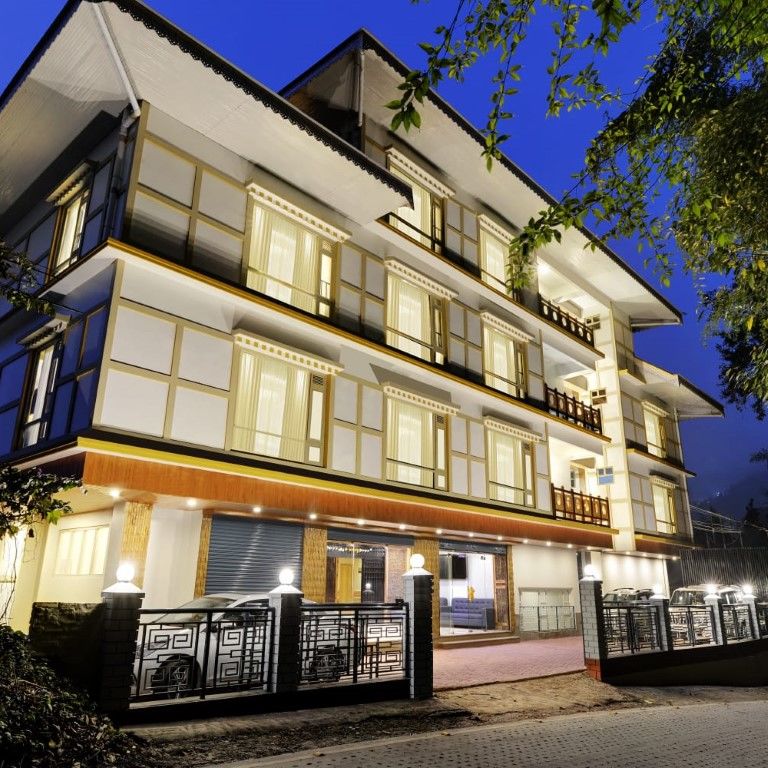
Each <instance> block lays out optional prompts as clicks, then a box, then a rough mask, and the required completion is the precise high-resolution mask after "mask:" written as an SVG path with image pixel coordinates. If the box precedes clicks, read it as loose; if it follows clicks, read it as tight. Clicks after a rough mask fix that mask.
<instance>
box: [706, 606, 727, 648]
mask: <svg viewBox="0 0 768 768" xmlns="http://www.w3.org/2000/svg"><path fill="white" fill-rule="evenodd" d="M704 603H705V604H706V605H708V606H709V609H710V611H711V612H712V634H713V635H714V638H713V639H714V641H715V644H716V645H725V644H726V643H727V640H726V637H725V626H724V624H725V622H724V621H723V605H722V603H721V602H720V598H719V597H718V596H717V595H705V596H704Z"/></svg>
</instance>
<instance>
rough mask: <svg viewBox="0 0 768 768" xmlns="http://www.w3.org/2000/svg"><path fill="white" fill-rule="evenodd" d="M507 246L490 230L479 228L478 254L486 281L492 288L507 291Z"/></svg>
mask: <svg viewBox="0 0 768 768" xmlns="http://www.w3.org/2000/svg"><path fill="white" fill-rule="evenodd" d="M508 252H509V251H508V249H507V246H506V245H505V244H504V243H502V242H501V240H499V238H498V237H494V236H493V235H492V234H491V233H490V232H486V231H485V230H484V229H482V228H481V229H480V254H481V259H482V270H483V272H485V275H484V277H485V278H486V282H488V283H490V284H491V285H492V286H493V287H494V288H496V289H497V290H500V291H504V293H506V292H507V288H506V285H507V255H508Z"/></svg>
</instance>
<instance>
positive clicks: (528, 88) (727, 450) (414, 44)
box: [0, 0, 768, 498]
mask: <svg viewBox="0 0 768 768" xmlns="http://www.w3.org/2000/svg"><path fill="white" fill-rule="evenodd" d="M150 4H151V5H152V7H154V8H155V9H156V10H157V11H158V12H160V13H162V14H163V15H165V16H167V17H168V18H169V19H170V20H171V21H173V22H174V23H175V24H177V25H179V26H180V27H181V28H182V29H184V30H186V31H187V32H189V33H190V34H192V35H194V36H195V37H197V38H198V39H200V40H201V41H202V42H204V43H205V44H206V45H208V46H210V47H211V48H213V49H214V50H216V51H217V52H218V53H220V54H221V55H223V56H224V57H226V58H228V59H229V60H231V61H232V62H234V63H235V64H236V65H238V66H239V67H241V68H242V69H244V70H246V71H247V72H249V73H250V74H251V75H253V76H254V77H256V78H257V79H258V80H261V81H262V82H263V83H265V84H266V85H268V86H269V87H271V88H274V89H279V88H280V87H281V86H282V85H284V84H285V83H287V82H288V81H290V80H291V79H292V78H293V77H294V76H296V75H297V74H299V73H300V72H302V71H303V70H304V69H306V68H307V67H308V66H310V65H311V64H312V63H313V62H314V61H315V60H317V59H318V58H320V57H321V56H322V55H323V54H324V53H326V52H327V51H328V50H329V49H330V48H332V47H333V46H335V45H336V44H337V43H338V42H340V41H341V40H342V39H343V38H345V37H346V36H347V35H349V34H351V33H352V32H354V31H355V30H356V29H358V28H359V27H366V28H368V29H369V30H370V31H371V32H372V33H373V34H374V35H375V36H377V37H378V38H380V39H381V41H382V42H383V43H384V44H385V45H387V46H388V47H389V48H390V49H392V50H393V51H394V52H395V53H396V54H397V55H398V56H399V57H400V58H402V59H404V60H405V61H406V62H407V63H409V64H411V65H413V66H417V65H418V64H419V63H420V62H421V61H422V60H423V54H422V52H421V51H420V49H419V48H418V43H419V42H421V41H427V40H428V41H432V40H433V36H432V31H433V29H434V28H435V27H436V26H437V25H438V24H442V23H447V22H448V21H449V20H450V17H451V16H452V14H453V12H454V10H455V2H454V0H432V1H431V2H426V3H425V2H422V3H419V4H416V5H414V4H413V3H412V2H410V0H386V1H384V0H379V2H371V1H370V0H355V1H352V0H257V1H255V2H254V1H253V0H217V1H216V2H209V1H207V0H151V2H150ZM62 5H63V0H30V2H27V3H10V2H6V3H4V8H3V24H2V25H0V51H2V55H0V90H2V89H3V88H4V87H5V85H6V84H7V82H8V80H9V79H10V78H11V77H12V76H13V74H14V73H15V72H16V70H17V69H18V67H19V66H20V64H21V63H22V62H23V60H24V59H25V57H26V56H27V55H28V53H29V52H30V50H31V49H32V47H33V46H34V44H35V43H36V42H37V41H38V39H39V38H40V37H41V36H42V34H43V33H44V31H45V29H46V28H47V26H48V25H49V24H50V22H51V21H52V20H53V18H54V17H55V15H56V13H58V11H59V9H60V8H61V7H62ZM656 34H658V29H657V27H656V25H655V24H653V23H652V22H649V23H643V24H641V25H640V27H639V28H638V29H637V30H634V31H633V33H632V35H631V36H629V37H628V39H627V40H626V41H625V42H624V44H623V45H622V47H621V49H620V51H618V52H617V53H616V55H614V56H612V57H611V59H609V66H610V72H611V77H612V80H613V81H614V82H616V83H622V82H624V83H630V82H631V80H632V78H633V77H634V76H635V75H636V74H637V73H638V72H639V67H640V66H642V63H643V57H644V55H645V54H646V53H647V48H648V46H649V44H652V42H653V39H654V38H655V36H656ZM526 43H527V44H526V46H525V50H524V57H523V58H522V59H521V61H522V62H523V64H524V71H523V83H522V86H521V92H520V94H519V95H518V96H517V97H515V99H514V101H513V102H512V103H511V104H510V106H511V108H512V111H513V112H514V113H515V118H514V119H513V121H512V122H511V123H510V125H509V126H508V129H507V130H506V131H505V132H506V133H509V134H510V139H509V141H508V142H507V144H506V146H505V151H506V152H507V154H509V155H510V156H511V157H512V159H513V160H514V161H515V162H517V163H518V164H519V165H520V166H521V167H522V168H523V169H524V170H525V171H527V172H528V173H529V174H530V175H531V176H533V177H534V178H535V179H536V180H537V181H538V182H539V183H541V184H542V185H543V186H545V187H546V188H548V189H549V190H550V191H551V192H552V193H553V194H558V193H560V192H561V191H562V190H564V189H566V188H567V187H569V186H570V177H571V174H572V173H573V172H575V171H576V170H578V168H579V163H580V160H581V158H582V156H583V150H584V147H585V146H586V144H587V142H588V140H589V138H590V137H591V135H592V134H593V133H594V131H595V130H596V129H597V128H598V127H599V125H600V121H601V117H600V115H599V114H596V113H595V112H594V111H591V112H582V113H578V114H572V115H567V116H565V117H562V118H560V119H551V118H550V119H547V118H546V117H545V101H544V95H545V88H546V73H545V71H544V70H545V67H546V65H547V63H548V54H547V51H548V50H549V45H550V39H549V37H548V28H547V24H546V21H545V20H544V19H541V20H540V21H539V22H538V23H537V26H536V28H535V29H534V30H533V33H532V35H531V36H530V38H529V39H528V40H527V41H526ZM495 70H496V66H495V65H494V64H493V62H491V61H488V62H481V64H480V66H479V67H478V69H477V71H476V72H475V73H474V74H472V75H471V76H470V77H468V79H467V81H466V82H465V83H463V84H461V85H457V84H454V83H448V84H446V85H445V87H442V86H441V93H442V94H443V96H444V97H445V98H447V99H448V100H449V101H450V102H451V103H452V104H453V105H454V106H455V107H457V108H458V109H459V110H460V111H461V112H462V113H463V114H464V115H466V117H467V118H469V119H470V120H471V121H472V122H473V123H475V124H476V125H478V126H482V125H483V124H484V122H485V116H486V113H487V111H488V103H489V102H488V94H489V88H490V86H489V77H490V75H491V74H492V73H493V72H494V71H495ZM0 172H2V169H0ZM612 245H613V247H614V248H615V249H616V250H617V251H618V253H619V254H621V255H622V256H623V257H624V258H625V259H626V260H627V261H628V262H629V263H630V264H631V265H632V266H633V267H635V268H636V269H638V270H639V271H644V274H645V276H646V278H647V279H649V280H650V281H651V282H653V283H654V284H655V285H656V286H657V287H659V288H660V286H658V281H657V279H656V278H655V277H654V276H653V274H651V273H650V271H648V270H644V267H643V264H642V258H640V257H639V256H638V255H637V253H636V249H635V247H634V244H633V243H631V242H618V243H612ZM660 290H661V291H662V293H664V294H665V295H666V296H667V297H668V298H669V299H671V300H672V302H673V303H674V304H675V305H676V306H678V307H679V308H680V309H681V310H682V311H683V312H684V313H685V323H684V325H683V326H682V327H676V328H675V327H673V328H663V329H658V330H649V331H643V332H641V333H638V334H637V335H636V337H635V340H636V351H637V353H638V355H639V356H641V357H643V358H646V359H649V360H650V361H651V362H654V363H657V364H659V365H661V366H662V367H665V368H668V369H670V370H674V371H678V372H680V373H681V374H682V375H683V376H685V377H686V378H688V379H690V380H691V381H693V382H694V383H695V384H697V385H698V386H700V387H701V388H703V389H704V390H706V391H707V392H709V393H710V394H712V395H715V396H717V395H718V392H719V390H718V382H717V368H718V356H717V352H716V350H715V348H714V343H713V342H709V343H708V344H707V345H706V346H705V345H704V343H703V342H702V334H701V331H702V329H701V326H700V324H699V323H698V322H697V320H696V311H695V310H696V295H695V291H694V289H693V287H692V284H691V280H690V278H688V277H686V276H685V275H682V274H676V275H675V277H674V279H673V281H672V286H671V288H669V289H664V288H660ZM683 441H684V446H683V448H684V455H685V462H686V465H687V466H689V467H690V468H691V469H693V470H694V471H695V472H697V474H698V478H697V479H696V480H694V481H692V483H691V496H692V498H697V497H700V496H703V495H708V494H710V493H713V492H715V491H717V490H722V489H725V488H727V487H728V486H729V485H730V484H731V483H733V482H734V481H736V480H738V478H739V477H740V476H741V475H743V474H746V473H748V472H753V471H754V469H755V467H754V465H750V464H749V462H748V460H749V456H750V454H751V453H752V452H754V451H755V450H757V449H759V448H762V447H766V446H768V424H761V423H760V422H758V421H757V420H756V419H755V418H754V417H753V416H752V414H751V412H748V411H745V412H743V413H740V412H738V411H737V410H736V409H734V408H730V407H729V408H727V410H726V418H725V419H723V420H700V421H694V422H686V423H685V424H684V425H683Z"/></svg>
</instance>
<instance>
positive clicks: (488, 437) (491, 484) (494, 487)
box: [485, 424, 536, 509]
mask: <svg viewBox="0 0 768 768" xmlns="http://www.w3.org/2000/svg"><path fill="white" fill-rule="evenodd" d="M494 434H495V435H498V437H501V438H504V439H507V440H512V441H514V450H515V451H520V461H521V466H522V468H523V485H522V486H517V485H509V484H508V483H504V482H501V481H500V480H499V479H498V477H497V478H496V479H494V478H493V477H492V471H491V470H492V467H493V466H494V465H496V467H497V468H498V455H497V457H496V459H495V461H493V462H492V461H491V448H492V440H493V437H492V435H494ZM485 444H486V453H487V461H486V466H487V470H486V473H487V488H488V498H489V499H491V500H492V501H500V502H502V503H505V504H512V505H514V506H516V507H525V508H526V509H535V508H536V452H535V450H534V447H533V446H534V441H533V440H525V439H524V438H523V437H521V436H517V435H513V434H509V433H507V432H504V431H502V430H499V429H493V428H491V427H489V426H488V425H487V424H486V426H485ZM526 459H527V461H526ZM527 467H530V477H528V476H527V474H526V468H527ZM513 479H514V478H513ZM526 481H529V483H530V484H529V485H528V486H526V485H525V483H526ZM500 488H506V489H511V490H512V491H513V496H514V500H513V501H510V500H509V499H504V498H500V496H499V490H498V489H500ZM518 492H520V493H521V498H522V499H523V500H522V501H517V494H518Z"/></svg>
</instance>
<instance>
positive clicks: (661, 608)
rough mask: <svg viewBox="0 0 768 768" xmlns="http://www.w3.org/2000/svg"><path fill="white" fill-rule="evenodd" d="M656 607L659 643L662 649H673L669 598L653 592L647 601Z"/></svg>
mask: <svg viewBox="0 0 768 768" xmlns="http://www.w3.org/2000/svg"><path fill="white" fill-rule="evenodd" d="M648 602H649V603H650V604H651V605H652V606H653V607H654V608H655V609H656V617H657V620H658V622H659V645H660V646H661V650H662V651H671V650H674V643H673V641H672V623H671V621H670V618H669V598H667V597H664V595H661V594H655V595H653V596H652V597H651V599H650V600H649V601H648Z"/></svg>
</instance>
